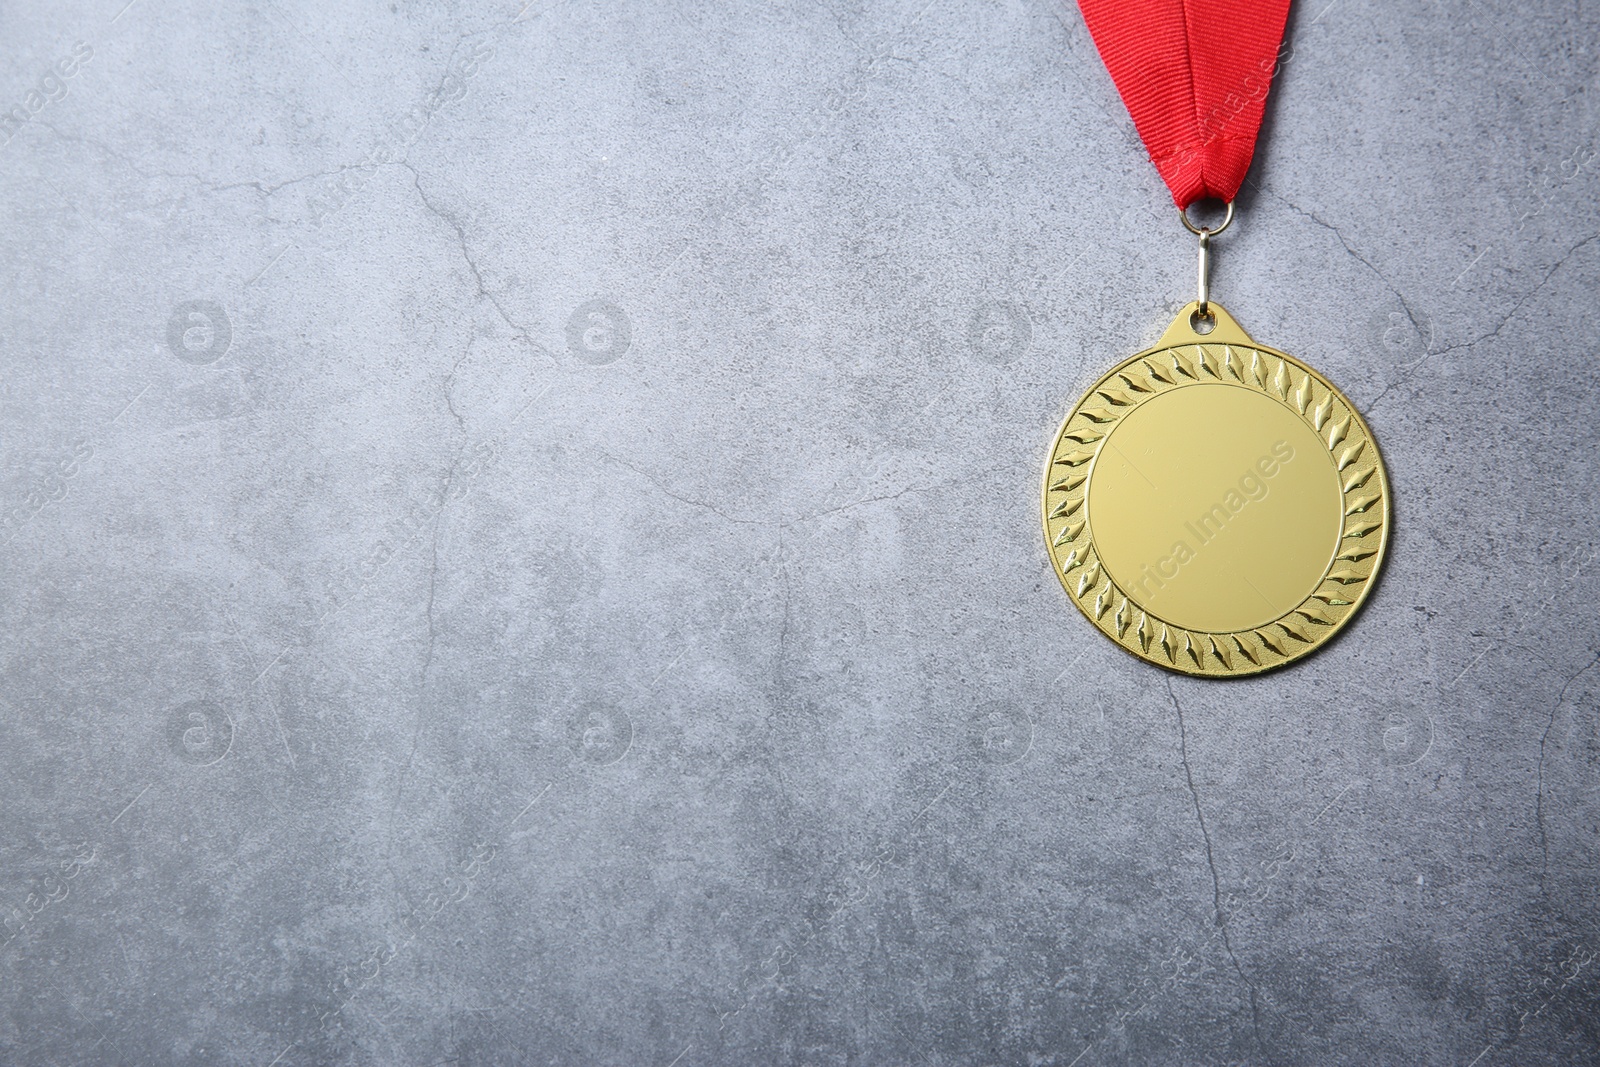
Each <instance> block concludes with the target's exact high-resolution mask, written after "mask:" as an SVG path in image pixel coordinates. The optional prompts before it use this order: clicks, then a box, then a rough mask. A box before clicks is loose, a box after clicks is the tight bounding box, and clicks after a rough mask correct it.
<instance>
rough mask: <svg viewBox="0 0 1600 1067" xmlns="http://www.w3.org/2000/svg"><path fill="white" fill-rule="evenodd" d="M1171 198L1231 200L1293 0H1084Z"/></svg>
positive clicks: (1251, 149) (1184, 202) (1181, 202)
mask: <svg viewBox="0 0 1600 1067" xmlns="http://www.w3.org/2000/svg"><path fill="white" fill-rule="evenodd" d="M1078 7H1079V9H1080V10H1081V11H1082V12H1083V21H1084V22H1085V23H1087V24H1088V26H1089V33H1090V35H1091V36H1092V37H1093V38H1094V43H1095V46H1096V47H1097V48H1099V49H1100V58H1101V59H1103V60H1104V61H1105V64H1106V69H1107V70H1108V71H1110V72H1111V80H1112V81H1113V82H1115V83H1116V86H1117V91H1118V92H1120V93H1121V94H1122V102H1123V103H1125V104H1127V105H1128V114H1130V115H1132V116H1133V124H1134V126H1135V127H1137V128H1138V130H1139V136H1140V137H1142V138H1144V146H1145V148H1146V149H1147V150H1148V151H1149V153H1150V161H1151V162H1152V163H1154V164H1155V165H1156V170H1158V171H1159V172H1160V173H1161V177H1162V180H1163V181H1165V182H1166V183H1167V188H1169V189H1171V190H1172V199H1173V200H1175V201H1176V202H1177V204H1178V207H1180V208H1186V207H1188V206H1189V205H1190V204H1192V203H1194V202H1195V201H1196V200H1204V199H1207V198H1214V199H1217V200H1224V201H1228V202H1230V203H1231V202H1232V200H1233V198H1234V196H1235V194H1237V193H1238V192H1239V186H1240V185H1241V184H1242V183H1243V182H1244V175H1245V171H1247V170H1249V169H1250V157H1251V156H1252V155H1254V154H1255V150H1256V134H1258V133H1259V132H1260V130H1261V116H1262V113H1263V112H1264V111H1265V110H1266V104H1267V90H1268V88H1270V87H1271V85H1272V75H1273V74H1274V72H1276V70H1277V69H1278V48H1279V46H1280V45H1281V44H1282V43H1283V24H1284V22H1285V20H1286V19H1287V18H1288V15H1289V0H1078Z"/></svg>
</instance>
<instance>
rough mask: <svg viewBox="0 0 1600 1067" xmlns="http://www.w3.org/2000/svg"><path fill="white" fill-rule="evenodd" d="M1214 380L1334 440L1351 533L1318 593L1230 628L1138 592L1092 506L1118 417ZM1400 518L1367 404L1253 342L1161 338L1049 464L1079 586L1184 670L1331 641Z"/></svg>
mask: <svg viewBox="0 0 1600 1067" xmlns="http://www.w3.org/2000/svg"><path fill="white" fill-rule="evenodd" d="M1212 381H1214V382H1224V383H1229V384H1237V385H1242V386H1245V387H1246V388H1249V389H1252V390H1254V391H1256V392H1259V393H1261V394H1262V395H1264V396H1267V397H1270V398H1272V399H1273V400H1276V401H1278V402H1279V403H1280V404H1283V405H1284V406H1285V407H1287V408H1289V410H1291V411H1293V412H1295V413H1296V414H1297V415H1298V416H1299V417H1300V418H1301V419H1302V420H1303V421H1304V422H1305V423H1306V425H1307V426H1309V427H1310V428H1311V430H1312V431H1313V432H1314V433H1315V434H1316V435H1317V437H1318V439H1319V440H1320V441H1321V442H1322V443H1323V445H1324V446H1325V447H1326V448H1327V450H1328V455H1329V457H1330V459H1332V461H1333V464H1334V467H1335V469H1336V470H1337V471H1338V476H1339V484H1340V488H1341V492H1342V493H1343V495H1344V526H1343V529H1342V530H1341V532H1340V538H1339V545H1338V548H1337V549H1335V551H1334V554H1333V558H1332V560H1331V561H1330V563H1329V565H1328V567H1327V569H1326V570H1325V571H1324V572H1323V577H1322V580H1321V581H1319V582H1318V583H1317V586H1316V588H1315V589H1314V590H1313V591H1312V592H1311V594H1310V595H1309V596H1307V597H1306V599H1305V600H1304V601H1303V602H1301V603H1300V604H1298V605H1296V606H1295V607H1294V608H1292V609H1291V610H1290V611H1288V612H1286V613H1285V614H1284V615H1283V616H1281V617H1280V618H1277V619H1274V620H1273V621H1271V622H1269V623H1267V624H1265V625H1263V626H1257V627H1253V628H1251V629H1247V630H1235V631H1229V632H1226V633H1213V632H1210V631H1205V630H1191V629H1186V628H1184V627H1181V626H1178V625H1176V624H1174V623H1171V622H1169V621H1167V620H1165V619H1163V618H1161V617H1159V616H1158V615H1156V614H1154V613H1152V612H1150V611H1147V610H1145V609H1144V608H1143V607H1141V606H1140V605H1139V603H1138V602H1137V601H1135V600H1134V599H1132V598H1131V597H1129V596H1128V594H1127V592H1126V591H1125V590H1123V589H1122V588H1121V587H1120V586H1119V585H1118V584H1117V583H1116V582H1115V581H1113V580H1112V578H1111V576H1110V574H1108V573H1107V571H1106V569H1105V567H1104V566H1102V565H1101V562H1100V555H1099V552H1098V551H1097V550H1096V548H1095V544H1094V532H1093V530H1092V529H1091V527H1090V522H1089V520H1088V518H1087V516H1086V515H1085V508H1084V503H1085V500H1086V498H1087V494H1088V488H1089V481H1090V477H1091V472H1092V470H1093V468H1094V459H1095V457H1096V456H1097V455H1098V454H1099V450H1100V446H1101V445H1102V444H1103V443H1104V441H1105V438H1106V436H1107V435H1108V434H1109V433H1110V431H1111V429H1112V428H1113V427H1114V426H1115V425H1116V423H1118V422H1119V421H1121V420H1122V419H1123V418H1124V417H1125V416H1126V415H1127V414H1128V413H1129V412H1131V411H1133V410H1134V409H1135V408H1137V407H1138V406H1139V405H1140V404H1142V403H1144V402H1145V401H1147V400H1149V399H1151V398H1152V397H1156V396H1159V395H1160V394H1162V393H1164V392H1166V391H1168V390H1171V389H1177V388H1183V387H1185V386H1189V385H1195V384H1201V383H1205V382H1212ZM1389 521H1390V499H1389V483H1388V478H1387V476H1386V475H1385V472H1384V469H1383V457H1382V456H1381V455H1379V453H1378V446H1377V442H1376V441H1374V440H1373V437H1372V431H1371V430H1370V429H1369V428H1368V427H1367V424H1366V422H1365V421H1364V420H1363V419H1362V418H1361V415H1360V413H1359V412H1357V411H1356V409H1355V406H1354V405H1353V404H1351V403H1350V401H1349V400H1348V399H1347V398H1346V397H1345V396H1344V394H1343V393H1341V392H1339V390H1338V389H1336V388H1335V387H1334V386H1333V385H1332V383H1330V382H1329V381H1328V380H1327V379H1325V378H1323V377H1322V376H1321V375H1320V374H1318V373H1317V372H1316V371H1314V370H1312V369H1311V368H1310V367H1308V366H1306V365H1305V364H1304V363H1301V362H1300V361H1299V360H1297V359H1295V358H1294V357H1293V356H1290V355H1287V354H1286V353H1283V352H1279V351H1277V350H1275V349H1271V348H1266V347H1264V346H1261V345H1256V344H1253V343H1252V344H1233V343H1204V342H1202V343H1197V344H1196V343H1191V344H1182V345H1175V346H1170V347H1157V348H1153V349H1148V350H1146V351H1144V352H1141V353H1139V354H1138V355H1136V356H1133V357H1132V358H1130V359H1127V360H1125V361H1123V362H1122V363H1120V364H1118V365H1117V366H1116V367H1113V368H1112V369H1111V370H1110V371H1109V372H1107V373H1106V375H1105V376H1104V377H1102V378H1101V379H1100V380H1099V381H1098V382H1096V383H1095V384H1094V385H1093V386H1092V387H1091V388H1090V389H1089V390H1088V392H1086V393H1085V394H1084V396H1083V399H1081V400H1079V401H1078V404H1077V406H1076V407H1074V408H1073V409H1072V412H1071V413H1070V414H1069V415H1068V416H1067V418H1066V420H1065V421H1064V422H1063V423H1062V424H1061V430H1060V432H1059V433H1058V434H1057V435H1056V440H1055V444H1054V446H1053V447H1052V448H1051V450H1050V459H1049V462H1048V464H1047V465H1046V469H1045V482H1044V525H1045V543H1046V545H1047V548H1048V551H1049V554H1050V559H1051V562H1052V566H1053V567H1054V569H1055V572H1056V577H1058V578H1059V579H1060V580H1061V584H1062V586H1063V587H1064V588H1065V589H1066V591H1067V595H1068V596H1069V597H1070V598H1071V600H1072V602H1073V603H1074V604H1076V605H1077V606H1078V608H1079V610H1081V611H1082V612H1083V613H1084V615H1085V616H1086V617H1087V618H1088V619H1089V621H1090V622H1092V623H1093V624H1094V625H1095V626H1096V627H1097V628H1098V629H1099V630H1100V631H1101V632H1102V633H1104V634H1105V635H1106V636H1107V637H1109V638H1111V639H1112V640H1113V641H1115V642H1116V643H1117V644H1118V645H1120V646H1121V647H1122V648H1123V649H1125V650H1126V651H1128V652H1131V653H1133V654H1134V655H1136V656H1138V657H1139V658H1140V659H1143V660H1146V661H1148V662H1150V663H1154V664H1156V665H1157V666H1159V667H1165V668H1167V669H1169V670H1174V671H1179V672H1182V673H1184V674H1192V675H1202V676H1211V677H1222V676H1236V675H1246V674H1258V673H1260V672H1262V671H1268V670H1272V669H1274V668H1276V667H1281V666H1283V665H1285V664H1287V663H1291V662H1293V661H1294V660H1296V659H1299V658H1300V657H1301V656H1304V655H1306V654H1307V653H1308V652H1311V651H1313V650H1315V649H1316V648H1317V647H1318V646H1320V645H1322V644H1323V643H1325V642H1326V641H1328V640H1329V639H1330V638H1331V637H1332V636H1333V635H1334V634H1335V633H1337V632H1338V631H1339V629H1340V628H1341V627H1343V626H1344V624H1345V623H1347V622H1348V621H1349V620H1350V619H1351V618H1352V617H1354V615H1355V613H1356V611H1357V610H1358V609H1359V608H1360V607H1361V604H1362V602H1363V601H1364V600H1365V599H1366V597H1367V594H1368V593H1369V592H1370V590H1371V588H1372V586H1373V583H1374V579H1375V578H1376V577H1377V575H1378V571H1379V568H1380V567H1381V566H1382V563H1383V558H1384V555H1385V552H1386V549H1387V547H1388V541H1389Z"/></svg>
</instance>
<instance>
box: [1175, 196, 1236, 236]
mask: <svg viewBox="0 0 1600 1067" xmlns="http://www.w3.org/2000/svg"><path fill="white" fill-rule="evenodd" d="M1198 202H1199V201H1196V203H1198ZM1190 206H1191V207H1192V206H1193V205H1190ZM1178 218H1180V219H1182V220H1183V225H1184V227H1185V228H1186V229H1188V231H1189V232H1190V233H1192V234H1194V235H1195V236H1196V237H1198V236H1200V235H1201V234H1202V233H1209V234H1210V235H1211V236H1213V237H1215V236H1216V235H1217V234H1219V233H1221V232H1222V231H1223V230H1226V229H1227V228H1228V227H1229V226H1231V225H1233V201H1232V200H1229V201H1228V212H1227V214H1225V215H1223V216H1222V225H1221V226H1218V227H1217V228H1216V229H1214V230H1213V229H1209V228H1207V227H1205V226H1196V225H1195V224H1194V223H1192V222H1190V221H1189V208H1180V209H1179V211H1178Z"/></svg>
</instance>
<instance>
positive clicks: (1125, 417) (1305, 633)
mask: <svg viewBox="0 0 1600 1067" xmlns="http://www.w3.org/2000/svg"><path fill="white" fill-rule="evenodd" d="M1187 221H1188V220H1187V218H1185V222H1186V223H1187ZM1224 225H1226V223H1224ZM1220 229H1221V228H1220V227H1219V228H1218V231H1205V230H1197V231H1196V232H1198V233H1200V236H1201V267H1200V270H1201V299H1200V300H1198V301H1195V302H1193V303H1191V304H1189V305H1188V306H1187V307H1185V308H1184V309H1183V311H1182V312H1180V313H1179V315H1178V317H1177V318H1176V319H1174V320H1173V323H1172V325H1171V326H1169V327H1168V328H1167V332H1166V333H1165V334H1164V335H1163V336H1162V338H1161V340H1160V342H1159V343H1157V344H1156V345H1155V347H1153V348H1149V349H1146V350H1145V351H1143V352H1140V353H1139V354H1138V355H1136V356H1133V357H1131V358H1129V359H1126V360H1124V361H1123V362H1122V363H1119V364H1118V365H1117V366H1115V367H1113V368H1112V369H1111V370H1110V371H1109V372H1108V373H1107V374H1105V376H1103V377H1102V378H1101V379H1100V380H1099V381H1097V382H1096V383H1095V384H1094V385H1093V386H1092V387H1091V388H1090V389H1089V391H1088V392H1087V393H1086V394H1085V395H1084V397H1083V399H1081V400H1080V401H1078V404H1077V406H1076V407H1074V408H1073V409H1072V412H1071V414H1069V415H1068V416H1067V418H1066V421H1065V422H1063V423H1062V424H1061V430H1060V432H1059V433H1058V434H1057V435H1056V439H1055V443H1054V445H1053V446H1052V448H1051V450H1050V459H1049V462H1048V463H1047V465H1046V468H1045V480H1044V528H1045V541H1046V544H1047V546H1048V548H1049V553H1050V558H1051V560H1052V562H1053V563H1054V566H1055V571H1056V576H1057V577H1058V578H1060V579H1061V583H1062V585H1063V586H1064V587H1065V588H1066V591H1067V595H1068V596H1069V597H1070V598H1071V599H1072V602H1073V603H1075V604H1077V605H1078V607H1079V609H1081V610H1082V611H1083V613H1084V615H1085V616H1086V617H1087V618H1088V619H1089V621H1090V622H1092V623H1094V625H1095V626H1097V627H1098V628H1099V629H1100V631H1101V632H1102V633H1104V634H1105V635H1106V636H1107V637H1109V638H1111V639H1112V640H1113V641H1115V642H1116V643H1117V644H1118V645H1120V646H1121V647H1122V648H1124V649H1126V650H1127V651H1129V652H1131V653H1133V654H1134V655H1136V656H1138V657H1140V658H1141V659H1145V660H1148V661H1150V662H1151V663H1154V664H1156V665H1158V666H1161V667H1166V668H1168V669H1170V670H1176V671H1182V672H1184V673H1185V674H1197V675H1207V676H1212V677H1221V676H1234V675H1245V674H1255V673H1257V672H1260V671H1266V670H1271V669H1272V668H1274V667H1281V666H1283V665H1284V664H1285V663H1288V662H1290V661H1292V660H1295V659H1298V658H1300V657H1301V656H1304V655H1305V654H1306V653H1308V652H1311V651H1312V650H1314V649H1316V648H1318V647H1319V646H1321V645H1323V644H1324V643H1326V642H1327V641H1328V640H1329V639H1330V638H1332V637H1333V635H1334V634H1335V633H1337V632H1338V631H1339V629H1340V628H1341V627H1342V626H1344V624H1345V623H1347V622H1348V621H1349V620H1350V619H1351V617H1352V616H1353V615H1354V614H1355V613H1356V610H1357V609H1358V608H1359V607H1360V606H1361V603H1362V601H1363V600H1365V599H1366V597H1367V594H1368V593H1369V592H1370V591H1371V588H1372V584H1373V580H1374V578H1376V576H1377V573H1378V568H1379V565H1380V564H1381V563H1382V562H1383V554H1384V548H1385V546H1386V545H1387V543H1388V538H1389V514H1390V507H1389V486H1388V481H1387V479H1386V478H1385V477H1384V471H1383V460H1382V458H1381V457H1380V456H1379V454H1378V446H1377V443H1376V442H1375V441H1374V440H1373V438H1372V431H1371V430H1369V429H1368V428H1367V424H1366V423H1365V422H1364V421H1362V418H1361V415H1360V414H1359V413H1358V412H1357V411H1356V409H1355V407H1354V405H1352V404H1351V403H1350V401H1349V400H1348V399H1346V397H1345V396H1344V394H1342V393H1340V392H1339V390H1338V389H1336V388H1334V387H1333V385H1332V384H1331V383H1329V382H1328V380H1327V379H1325V378H1323V377H1322V376H1321V375H1320V374H1318V373H1317V372H1316V371H1314V370H1312V369H1311V368H1310V367H1308V366H1306V365H1305V364H1304V363H1302V362H1300V361H1299V360H1298V359H1295V358H1294V357H1293V356H1290V355H1288V354H1286V353H1283V352H1279V351H1277V350H1275V349H1271V348H1267V347H1265V346H1264V345H1260V344H1257V343H1256V342H1255V341H1253V340H1251V338H1250V337H1249V335H1248V334H1246V333H1245V332H1244V330H1243V329H1241V328H1240V327H1239V325H1238V323H1236V322H1234V321H1233V319H1232V318H1231V317H1230V316H1229V315H1228V313H1227V312H1226V311H1224V310H1223V309H1222V308H1221V307H1219V306H1218V305H1216V304H1215V303H1210V302H1208V301H1207V300H1206V292H1205V285H1206V281H1205V272H1206V261H1205V257H1206V254H1207V247H1206V246H1207V242H1208V239H1209V237H1210V236H1211V235H1212V234H1213V233H1214V232H1220ZM1207 325H1210V326H1211V329H1209V330H1205V332H1201V330H1202V329H1204V327H1206V326H1207Z"/></svg>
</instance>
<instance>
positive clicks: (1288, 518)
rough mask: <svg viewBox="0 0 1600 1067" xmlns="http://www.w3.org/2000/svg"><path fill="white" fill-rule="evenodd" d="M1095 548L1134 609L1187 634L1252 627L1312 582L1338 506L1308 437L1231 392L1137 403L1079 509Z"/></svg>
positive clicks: (1282, 413) (1335, 540)
mask: <svg viewBox="0 0 1600 1067" xmlns="http://www.w3.org/2000/svg"><path fill="white" fill-rule="evenodd" d="M1085 510H1086V512H1087V517H1088V522H1089V529H1090V532H1091V534H1092V536H1093V539H1094V546H1095V550H1096V551H1097V552H1098V553H1099V555H1100V560H1101V562H1102V563H1103V564H1104V566H1105V568H1106V570H1107V571H1108V572H1109V573H1110V575H1111V577H1112V579H1113V580H1114V581H1115V582H1116V583H1117V584H1118V585H1119V586H1121V587H1122V589H1123V590H1124V591H1125V592H1126V593H1127V594H1128V596H1129V597H1130V598H1131V599H1133V600H1134V602H1135V603H1137V604H1138V605H1139V606H1140V607H1142V608H1144V609H1145V610H1146V611H1148V612H1150V613H1151V614H1153V615H1156V616H1158V617H1160V618H1162V619H1164V620H1166V621H1167V622H1169V623H1172V624H1174V625H1177V626H1181V627H1184V628H1185V629H1189V630H1204V631H1209V632H1212V633H1227V632H1230V631H1235V630H1247V629H1251V628H1253V627H1257V626H1264V625H1266V624H1267V623H1269V622H1272V621H1273V620H1274V619H1278V618H1281V617H1282V616H1283V615H1285V614H1286V613H1288V612H1290V611H1292V610H1293V609H1294V608H1296V607H1297V606H1299V605H1300V604H1301V603H1302V602H1303V601H1304V600H1305V598H1306V597H1308V596H1310V595H1311V594H1312V592H1314V591H1315V590H1316V588H1317V585H1318V584H1319V583H1320V582H1321V581H1322V576H1323V574H1324V573H1325V572H1326V571H1327V569H1328V565H1329V563H1331V562H1332V560H1333V556H1334V553H1335V551H1336V550H1337V548H1338V544H1339V534H1340V531H1341V529H1342V523H1343V518H1344V514H1343V511H1344V497H1343V493H1342V492H1341V491H1340V488H1339V476H1338V471H1337V470H1335V469H1334V465H1333V460H1332V458H1331V457H1330V456H1329V455H1328V450H1327V449H1326V448H1324V447H1323V445H1322V442H1321V441H1320V440H1319V439H1318V437H1317V435H1316V433H1315V432H1314V431H1313V430H1312V429H1311V427H1310V426H1308V425H1307V424H1306V423H1305V422H1304V421H1302V420H1301V419H1300V417H1299V416H1297V415H1296V414H1295V413H1294V412H1293V411H1291V410H1289V409H1288V408H1287V407H1285V406H1283V405H1282V404H1280V403H1278V402H1277V401H1276V400H1273V399H1272V398H1270V397H1267V396H1263V395H1262V394H1261V393H1258V392H1256V391H1255V390H1253V389H1250V388H1248V387H1244V386H1234V385H1227V384H1220V383H1218V384H1212V383H1206V384H1200V385H1191V386H1185V387H1184V388H1181V389H1172V390H1169V391H1167V392H1164V393H1161V394H1159V395H1158V396H1154V397H1151V398H1150V399H1149V400H1147V401H1145V402H1144V403H1143V404H1140V405H1139V406H1138V407H1137V408H1135V409H1134V410H1133V411H1131V412H1129V413H1128V414H1127V415H1126V416H1125V417H1123V418H1122V419H1121V420H1120V421H1119V422H1117V424H1116V425H1115V426H1113V427H1112V429H1111V432H1110V433H1109V434H1108V435H1107V436H1106V439H1105V441H1104V442H1103V443H1102V445H1101V447H1100V450H1099V453H1098V454H1097V455H1096V457H1095V461H1094V466H1093V469H1092V471H1091V473H1090V476H1089V484H1088V489H1087V501H1086V508H1085Z"/></svg>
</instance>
